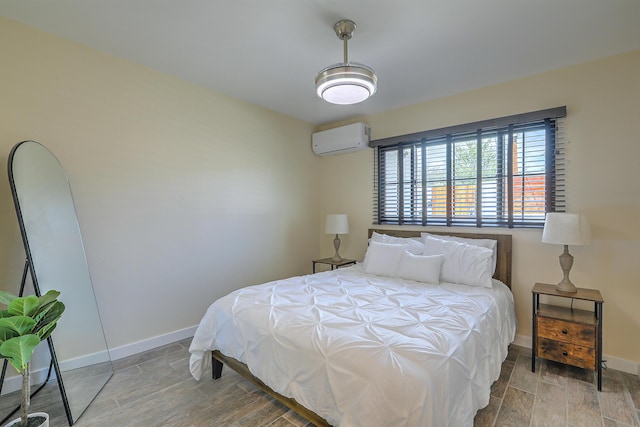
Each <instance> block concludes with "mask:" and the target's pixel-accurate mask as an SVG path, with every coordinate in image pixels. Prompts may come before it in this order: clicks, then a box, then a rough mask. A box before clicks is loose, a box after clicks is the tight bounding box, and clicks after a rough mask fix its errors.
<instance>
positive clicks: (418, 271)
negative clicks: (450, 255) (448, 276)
mask: <svg viewBox="0 0 640 427" xmlns="http://www.w3.org/2000/svg"><path fill="white" fill-rule="evenodd" d="M443 261H444V255H414V254H412V253H411V252H409V251H405V252H404V254H402V258H400V265H399V266H398V273H397V275H398V277H402V278H403V279H408V280H415V281H416V282H427V283H434V284H438V283H440V268H441V267H442V262H443Z"/></svg>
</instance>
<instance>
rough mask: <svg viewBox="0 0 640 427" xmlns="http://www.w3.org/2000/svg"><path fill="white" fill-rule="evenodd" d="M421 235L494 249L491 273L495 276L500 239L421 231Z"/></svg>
mask: <svg viewBox="0 0 640 427" xmlns="http://www.w3.org/2000/svg"><path fill="white" fill-rule="evenodd" d="M420 235H421V236H422V238H423V239H424V237H425V236H431V237H433V238H435V239H440V240H449V241H452V242H459V243H466V244H467V245H472V246H480V247H482V248H487V249H491V250H492V251H493V256H492V258H491V275H492V276H493V275H494V274H495V273H496V264H497V262H498V241H497V240H493V239H469V238H466V237H456V236H444V235H440V234H431V233H420Z"/></svg>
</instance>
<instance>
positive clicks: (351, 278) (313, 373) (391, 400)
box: [190, 265, 516, 427]
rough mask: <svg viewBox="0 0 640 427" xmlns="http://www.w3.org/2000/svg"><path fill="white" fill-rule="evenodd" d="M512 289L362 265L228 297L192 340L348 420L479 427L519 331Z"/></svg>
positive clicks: (199, 361)
mask: <svg viewBox="0 0 640 427" xmlns="http://www.w3.org/2000/svg"><path fill="white" fill-rule="evenodd" d="M515 329H516V320H515V313H514V305H513V296H512V294H511V291H510V290H509V289H508V288H507V287H506V286H505V285H504V284H502V283H501V282H498V281H496V280H494V282H493V288H492V289H487V288H478V287H470V286H465V285H454V284H440V285H438V286H435V285H428V284H425V283H419V282H413V281H409V280H402V279H391V278H385V277H380V276H375V275H370V274H365V273H364V272H363V269H362V267H361V266H360V265H356V266H354V267H350V268H342V269H337V270H334V271H328V272H324V273H318V274H314V275H308V276H301V277H293V278H289V279H286V280H278V281H274V282H270V283H266V284H263V285H258V286H249V287H246V288H243V289H240V290H238V291H235V292H232V293H231V294H229V295H227V296H225V297H223V298H220V299H219V300H217V301H216V302H215V303H213V304H212V305H211V306H210V307H209V309H208V310H207V313H206V314H205V316H204V317H203V319H202V321H201V322H200V325H199V327H198V329H197V331H196V333H195V336H194V338H193V342H192V344H191V348H190V352H191V353H192V354H191V360H190V369H191V373H192V375H193V376H194V377H195V378H196V379H200V377H201V375H202V373H203V370H204V369H205V368H207V367H208V366H209V364H210V355H209V351H210V350H213V349H217V350H220V351H221V352H222V353H223V354H225V355H227V356H230V357H233V358H235V359H237V360H240V361H242V362H244V363H246V364H247V366H248V367H249V369H250V371H251V372H252V373H253V374H254V375H255V376H256V377H258V378H260V379H261V380H262V381H264V382H265V383H266V384H267V385H268V386H269V387H271V388H272V389H274V390H275V391H277V392H278V393H280V394H282V395H284V396H287V397H293V398H294V399H295V400H296V401H298V402H299V403H301V404H302V405H304V406H305V407H307V408H309V409H311V410H313V411H314V412H316V413H317V414H318V415H320V416H322V417H324V418H325V419H326V420H327V421H328V422H329V423H331V424H332V425H334V426H340V427H357V426H363V427H364V426H367V427H372V426H384V427H390V426H420V427H425V426H471V425H473V418H474V416H475V413H476V411H477V410H478V409H480V408H483V407H484V406H486V405H487V404H488V403H489V393H490V386H491V383H492V382H493V381H495V380H496V379H497V378H498V376H499V374H500V367H501V363H502V361H503V360H504V359H505V357H506V354H507V346H508V344H509V343H510V342H511V341H512V340H513V338H514V336H515Z"/></svg>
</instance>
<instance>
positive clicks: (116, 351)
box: [2, 326, 197, 395]
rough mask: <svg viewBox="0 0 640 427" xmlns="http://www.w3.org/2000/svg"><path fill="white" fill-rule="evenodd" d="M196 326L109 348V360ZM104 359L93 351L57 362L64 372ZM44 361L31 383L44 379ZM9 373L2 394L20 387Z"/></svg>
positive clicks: (171, 338) (19, 381)
mask: <svg viewBox="0 0 640 427" xmlns="http://www.w3.org/2000/svg"><path fill="white" fill-rule="evenodd" d="M196 328H197V326H191V327H188V328H184V329H180V330H178V331H173V332H169V333H167V334H163V335H158V336H156V337H152V338H148V339H146V340H142V341H137V342H134V343H131V344H127V345H123V346H120V347H116V348H112V349H110V350H109V355H110V356H111V360H118V359H123V358H125V357H129V356H133V355H134V354H138V353H142V352H145V351H147V350H153V349H154V348H158V347H162V346H163V345H167V344H172V343H174V342H177V341H181V340H183V339H186V338H191V337H192V336H193V334H195V332H196ZM106 360H107V358H106V355H105V354H104V353H95V354H89V355H86V356H82V357H77V358H73V359H69V360H64V361H59V364H60V369H62V371H63V372H64V371H67V370H70V369H75V368H78V367H82V366H88V365H92V364H94V363H100V362H104V361H106ZM46 363H47V366H46V367H44V368H41V369H33V370H32V371H31V383H32V384H40V383H42V382H44V381H45V380H46V378H47V371H48V370H49V362H46ZM11 374H13V375H12V376H10V377H7V378H5V380H4V384H3V386H2V395H4V394H7V393H12V392H14V391H18V390H20V389H21V388H22V376H20V375H19V374H17V373H16V372H15V371H13V370H7V375H11ZM51 378H55V372H53V371H52V373H51Z"/></svg>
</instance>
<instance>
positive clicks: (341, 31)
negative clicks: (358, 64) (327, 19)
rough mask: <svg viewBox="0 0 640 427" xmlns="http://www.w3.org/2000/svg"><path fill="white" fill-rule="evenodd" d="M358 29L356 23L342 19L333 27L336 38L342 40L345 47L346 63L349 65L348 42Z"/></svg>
mask: <svg viewBox="0 0 640 427" xmlns="http://www.w3.org/2000/svg"><path fill="white" fill-rule="evenodd" d="M355 29H356V23H355V22H353V21H352V20H350V19H342V20H340V21H338V22H336V23H335V24H334V25H333V30H334V31H335V32H336V36H338V38H339V39H340V40H342V42H343V45H344V63H345V64H348V63H349V55H348V53H347V52H348V49H347V40H349V39H350V38H351V37H352V36H353V32H354V31H355Z"/></svg>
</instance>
